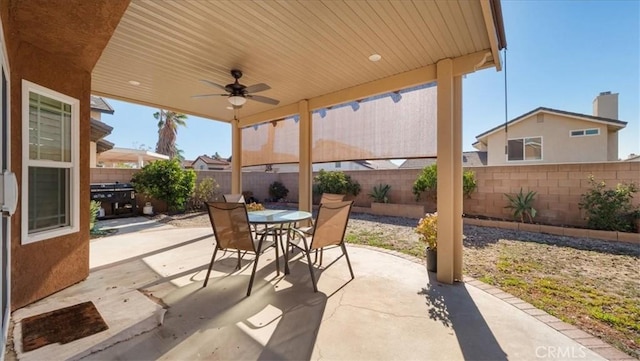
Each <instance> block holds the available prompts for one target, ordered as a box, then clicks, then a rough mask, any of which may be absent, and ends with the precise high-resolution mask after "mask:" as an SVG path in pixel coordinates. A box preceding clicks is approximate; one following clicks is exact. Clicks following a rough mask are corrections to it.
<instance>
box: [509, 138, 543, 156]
mask: <svg viewBox="0 0 640 361" xmlns="http://www.w3.org/2000/svg"><path fill="white" fill-rule="evenodd" d="M533 138H540V159H524V158H525V154H526V152H525V146H526V140H527V139H533ZM511 140H522V159H520V160H511V159H509V152H508V151H507V154H505V158H506V159H507V162H508V163H518V162H540V161H543V160H544V139H543V137H542V136H541V135H533V136H526V137H518V138H507V149H509V141H511Z"/></svg>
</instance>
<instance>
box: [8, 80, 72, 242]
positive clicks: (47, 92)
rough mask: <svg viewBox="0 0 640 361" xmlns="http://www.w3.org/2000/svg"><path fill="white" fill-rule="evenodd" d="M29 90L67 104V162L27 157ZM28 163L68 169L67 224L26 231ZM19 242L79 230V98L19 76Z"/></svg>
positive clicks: (34, 240) (48, 237)
mask: <svg viewBox="0 0 640 361" xmlns="http://www.w3.org/2000/svg"><path fill="white" fill-rule="evenodd" d="M29 93H37V94H39V95H43V96H46V97H48V98H51V99H54V100H57V101H60V102H63V103H66V104H69V105H70V106H71V129H70V137H71V139H70V140H69V145H70V147H71V160H70V162H62V161H60V162H59V161H51V160H32V159H30V157H29ZM29 167H43V168H60V169H69V194H68V199H67V200H68V202H69V225H68V226H65V227H60V228H56V229H52V230H43V231H39V232H35V233H31V234H30V233H29ZM21 187H22V198H21V199H22V206H21V212H20V213H21V218H22V219H21V225H22V227H21V228H22V230H21V233H22V237H21V242H22V244H23V245H24V244H29V243H34V242H39V241H43V240H46V239H50V238H54V237H60V236H64V235H68V234H72V233H77V232H78V231H79V230H80V100H78V99H76V98H72V97H70V96H68V95H64V94H62V93H59V92H57V91H55V90H51V89H49V88H46V87H43V86H41V85H38V84H35V83H32V82H30V81H28V80H25V79H22V181H21Z"/></svg>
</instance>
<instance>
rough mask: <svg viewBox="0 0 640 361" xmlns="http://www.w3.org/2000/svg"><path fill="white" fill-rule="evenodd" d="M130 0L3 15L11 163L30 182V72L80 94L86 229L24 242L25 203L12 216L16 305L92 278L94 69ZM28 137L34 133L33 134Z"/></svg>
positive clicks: (22, 5)
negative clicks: (26, 86)
mask: <svg viewBox="0 0 640 361" xmlns="http://www.w3.org/2000/svg"><path fill="white" fill-rule="evenodd" d="M128 4H129V1H128V0H120V1H111V0H96V1H91V2H86V1H80V0H76V1H70V0H50V1H31V2H24V1H2V2H0V16H1V18H2V27H3V32H4V39H5V41H6V52H7V57H8V60H9V66H10V74H9V81H10V88H11V98H10V108H11V109H10V114H11V134H10V139H11V147H10V148H11V168H12V169H11V170H12V171H13V172H15V173H16V176H17V178H18V184H19V185H20V189H19V191H20V192H21V193H22V192H25V191H26V190H25V189H23V188H22V186H21V181H22V169H23V168H22V167H23V163H22V136H23V134H22V79H26V80H28V81H31V82H33V83H35V84H38V85H41V86H44V87H47V88H49V89H52V90H54V91H57V92H60V93H62V94H65V95H68V96H70V97H73V98H76V99H78V100H79V101H80V109H79V116H80V142H79V147H80V149H79V151H80V160H79V164H78V167H79V172H80V184H79V186H80V187H79V188H80V189H79V197H80V208H79V209H78V210H77V211H78V212H79V213H80V214H79V215H80V224H79V231H78V232H77V233H73V234H70V235H66V236H62V237H56V238H51V239H47V240H44V241H40V242H35V243H31V244H28V245H22V244H21V219H22V217H21V213H22V211H23V208H22V207H23V205H22V204H20V203H19V204H18V208H17V210H16V213H15V214H14V216H13V217H11V309H12V310H15V309H17V308H20V307H22V306H24V305H27V304H29V303H31V302H34V301H36V300H38V299H40V298H43V297H46V296H48V295H50V294H52V293H54V292H57V291H59V290H61V289H63V288H65V287H68V286H70V285H72V284H74V283H77V282H79V281H81V280H83V279H85V278H86V277H87V276H88V274H89V198H90V197H89V175H90V170H89V169H90V168H89V158H90V156H89V153H90V152H89V140H90V130H91V126H90V92H91V69H92V68H93V66H94V65H95V63H96V62H97V60H98V57H99V56H100V54H101V53H102V50H103V48H104V46H105V45H106V44H107V42H108V40H109V38H110V37H111V34H112V33H113V31H114V29H115V27H116V25H117V23H118V21H119V20H120V17H121V16H122V14H123V13H124V11H125V9H126V8H127V6H128ZM25 136H26V135H25Z"/></svg>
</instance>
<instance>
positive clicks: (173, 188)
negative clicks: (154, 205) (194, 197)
mask: <svg viewBox="0 0 640 361" xmlns="http://www.w3.org/2000/svg"><path fill="white" fill-rule="evenodd" d="M195 182H196V172H195V171H194V170H193V169H182V167H180V162H179V161H178V160H177V159H171V160H157V161H155V162H152V163H149V164H147V165H146V166H144V167H143V168H142V169H140V171H139V172H138V173H136V174H134V175H133V178H131V183H133V185H134V187H135V189H136V192H138V193H141V194H142V195H143V196H144V197H145V198H146V199H149V198H155V199H158V200H162V201H165V202H166V203H167V206H168V207H169V210H170V211H183V210H184V207H185V203H186V202H187V200H188V199H189V196H190V195H191V192H192V191H193V187H194V186H195Z"/></svg>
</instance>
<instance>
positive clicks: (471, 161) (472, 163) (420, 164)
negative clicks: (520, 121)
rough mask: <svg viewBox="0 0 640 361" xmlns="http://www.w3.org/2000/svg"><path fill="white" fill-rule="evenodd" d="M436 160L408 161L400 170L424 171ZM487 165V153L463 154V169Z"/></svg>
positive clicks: (417, 159) (420, 159) (419, 159)
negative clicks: (423, 169)
mask: <svg viewBox="0 0 640 361" xmlns="http://www.w3.org/2000/svg"><path fill="white" fill-rule="evenodd" d="M435 162H436V158H416V159H407V160H405V161H404V163H402V164H401V165H400V167H399V168H400V169H422V168H424V167H426V166H429V165H431V164H434V163H435ZM485 165H487V152H479V151H476V152H462V166H463V167H482V166H485Z"/></svg>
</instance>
